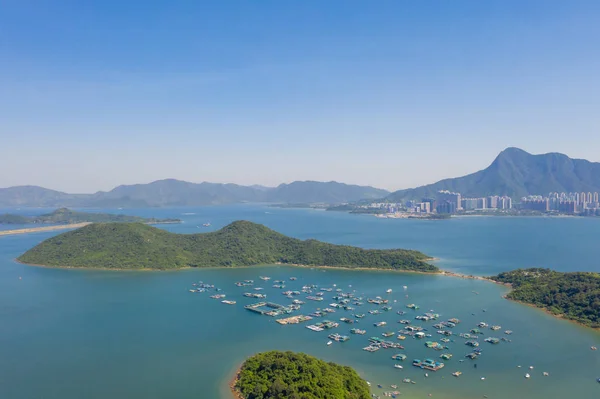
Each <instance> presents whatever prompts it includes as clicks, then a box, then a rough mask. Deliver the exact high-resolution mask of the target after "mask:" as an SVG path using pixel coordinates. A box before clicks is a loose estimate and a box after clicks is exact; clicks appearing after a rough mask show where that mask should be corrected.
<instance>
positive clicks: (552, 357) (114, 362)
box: [0, 205, 600, 399]
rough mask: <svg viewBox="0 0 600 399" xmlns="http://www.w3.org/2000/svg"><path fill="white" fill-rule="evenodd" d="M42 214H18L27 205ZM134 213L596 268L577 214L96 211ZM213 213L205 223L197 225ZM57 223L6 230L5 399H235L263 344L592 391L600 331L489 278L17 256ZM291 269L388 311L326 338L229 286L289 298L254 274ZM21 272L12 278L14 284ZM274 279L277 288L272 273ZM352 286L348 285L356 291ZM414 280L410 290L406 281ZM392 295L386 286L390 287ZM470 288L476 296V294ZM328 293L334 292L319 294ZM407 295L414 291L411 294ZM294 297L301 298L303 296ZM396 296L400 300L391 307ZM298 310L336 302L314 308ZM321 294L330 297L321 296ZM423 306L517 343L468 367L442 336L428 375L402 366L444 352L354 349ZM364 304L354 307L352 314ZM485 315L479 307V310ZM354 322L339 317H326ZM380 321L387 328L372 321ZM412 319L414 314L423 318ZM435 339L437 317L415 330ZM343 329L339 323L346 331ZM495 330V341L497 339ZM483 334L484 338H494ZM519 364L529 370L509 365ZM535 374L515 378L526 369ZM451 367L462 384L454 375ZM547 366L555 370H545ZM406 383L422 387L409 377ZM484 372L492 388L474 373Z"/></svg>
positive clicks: (523, 386) (592, 232)
mask: <svg viewBox="0 0 600 399" xmlns="http://www.w3.org/2000/svg"><path fill="white" fill-rule="evenodd" d="M46 211H47V210H27V211H26V212H28V213H27V214H36V212H39V213H45V212H46ZM99 211H107V212H114V213H117V212H121V213H127V214H136V215H139V216H148V217H150V216H153V217H179V218H181V219H183V220H184V223H182V224H178V225H162V226H160V227H161V228H165V229H167V230H170V231H173V232H178V233H197V232H206V231H212V230H215V229H218V228H220V227H222V226H224V225H226V224H227V223H230V222H231V221H234V220H239V219H245V220H251V221H254V222H257V223H263V224H265V225H267V226H268V227H271V228H273V229H275V230H277V231H280V232H282V233H284V234H288V235H291V236H295V237H298V238H302V239H305V238H316V239H319V240H323V241H328V242H333V243H343V244H349V245H357V246H361V247H365V248H392V247H403V248H415V249H419V250H422V251H423V252H425V253H427V254H429V255H431V256H434V257H436V258H438V260H437V261H436V262H437V264H438V265H439V266H440V267H442V268H444V269H448V270H452V271H457V272H460V273H466V274H476V275H491V274H495V273H497V272H499V271H504V270H510V269H514V268H517V267H531V266H540V267H551V268H553V269H557V270H562V271H574V270H587V271H600V263H599V262H598V259H600V247H599V246H597V245H596V242H597V237H598V236H599V233H600V220H597V219H584V218H503V217H477V218H475V217H473V218H453V219H451V220H440V221H422V220H386V219H377V218H374V217H371V216H359V215H349V214H345V213H336V212H324V211H314V210H299V209H278V208H269V207H266V206H258V205H236V206H215V207H202V208H194V209H190V208H166V209H163V208H161V209H156V208H154V209H134V210H130V209H128V210H114V209H112V210H110V209H108V210H99ZM207 222H210V223H211V226H210V227H203V226H202V224H203V223H207ZM58 233H59V232H47V233H35V234H28V235H21V236H7V237H1V238H0V349H1V353H0V397H2V398H17V399H21V398H61V399H70V398H81V397H86V398H106V397H114V398H171V397H177V398H227V399H229V398H230V394H229V392H228V388H227V381H228V379H229V378H230V377H231V375H232V373H233V371H234V370H235V368H236V366H237V365H238V364H239V363H240V362H242V361H243V359H244V358H245V357H247V356H250V355H251V354H253V353H255V352H258V351H263V350H270V349H282V350H295V351H303V352H307V353H310V354H313V355H315V356H318V357H321V358H324V359H326V360H331V361H336V362H339V363H342V364H347V365H350V366H352V367H354V368H355V369H357V370H358V371H359V372H360V373H361V375H363V376H364V377H365V378H366V379H368V380H369V381H371V382H372V384H373V387H374V392H375V393H380V392H381V391H382V390H379V389H377V388H376V384H382V385H384V386H388V388H387V389H388V390H390V388H389V385H390V384H393V383H395V384H397V385H399V388H398V389H399V390H401V391H402V392H403V393H404V395H403V397H409V398H421V397H423V398H425V397H429V396H428V394H430V393H431V394H432V396H431V397H435V398H450V399H454V398H481V397H483V395H487V396H488V397H489V398H516V397H519V398H534V399H536V398H546V399H547V398H560V397H566V396H568V395H575V396H580V397H595V396H597V395H598V394H599V392H600V391H599V389H600V384H598V383H597V382H595V379H596V378H599V377H600V356H599V354H598V353H597V352H594V351H591V350H590V349H589V348H590V346H591V345H596V346H600V334H599V333H598V332H596V331H593V330H591V329H586V328H583V327H580V326H578V325H575V324H573V323H570V322H567V321H564V320H558V319H556V318H553V317H551V316H549V315H547V314H545V313H543V312H541V311H539V310H536V309H533V308H531V307H528V306H523V305H520V304H517V303H513V302H509V301H506V300H504V299H502V295H503V294H504V293H505V292H506V288H504V287H502V286H498V285H495V284H491V283H487V282H483V281H474V280H466V279H459V278H450V277H442V276H427V275H419V274H405V273H393V272H363V271H347V270H333V269H327V270H322V269H308V268H291V267H280V266H270V267H253V268H245V269H203V270H182V271H172V272H111V271H93V270H66V269H48V268H39V267H30V266H25V265H21V264H18V263H16V262H14V258H15V257H17V256H18V255H19V254H21V253H22V252H24V251H26V250H27V249H28V248H30V247H32V246H33V245H35V244H36V243H38V242H40V241H41V240H43V239H45V238H47V237H51V236H53V235H56V234H58ZM260 275H268V276H270V277H271V278H272V280H277V279H285V280H288V278H289V277H290V276H296V277H297V278H298V280H296V281H293V282H292V281H289V283H288V284H287V286H288V287H287V288H288V289H298V288H299V287H301V286H302V285H304V284H319V286H322V287H324V286H333V284H336V285H337V287H340V288H343V289H344V290H356V293H357V294H358V295H364V296H365V297H367V296H375V295H381V296H385V297H386V298H387V297H388V296H389V299H390V301H391V304H392V307H393V310H392V311H390V312H385V313H384V314H382V315H378V316H373V315H369V316H367V317H366V318H365V319H363V320H362V321H361V324H359V325H357V326H360V327H361V328H364V329H366V330H367V335H366V336H363V337H359V336H352V337H351V339H350V340H349V341H348V342H345V343H334V344H333V345H331V346H326V345H325V343H326V342H327V340H328V339H327V337H326V333H324V332H323V333H315V332H312V331H310V330H308V329H306V328H304V326H303V325H293V326H280V325H278V324H277V323H275V321H274V319H273V318H270V317H267V316H259V315H255V314H251V313H250V312H248V311H246V310H244V309H243V305H244V304H247V303H251V302H252V300H250V299H248V298H245V297H243V296H242V294H243V292H245V291H248V290H247V289H244V288H240V287H235V286H234V282H236V281H239V280H245V279H253V280H255V281H257V283H258V282H260V283H261V285H262V286H263V287H264V288H265V290H264V291H265V292H266V293H267V295H268V299H269V300H273V301H275V302H279V303H288V302H289V299H287V298H285V297H283V296H282V295H281V293H280V291H281V290H279V289H275V288H272V287H271V285H272V283H268V284H267V283H264V282H262V281H261V280H259V279H258V276H260ZM19 277H21V279H19ZM199 280H202V281H205V282H210V283H212V284H215V285H216V286H218V287H220V288H222V289H223V292H224V293H226V294H227V298H228V299H234V300H236V301H237V302H238V303H237V305H234V306H227V305H223V304H221V303H220V302H219V301H217V300H214V299H210V298H209V297H208V295H206V293H203V294H191V293H189V292H188V291H187V290H188V289H189V288H191V284H192V282H195V281H199ZM272 280H271V281H272ZM349 285H352V287H349ZM404 285H406V286H408V289H407V290H406V292H405V291H404V289H403V288H402V287H403V286H404ZM388 288H391V289H392V290H393V292H392V294H390V295H387V294H385V290H386V289H388ZM473 291H475V292H477V293H478V294H475V293H474V292H473ZM328 295H329V296H330V295H331V294H328ZM406 295H408V298H406ZM301 299H302V298H301ZM394 301H397V302H394ZM307 302H309V303H307V304H306V305H304V306H303V309H302V313H303V314H306V313H310V312H311V311H312V310H314V309H316V308H317V307H325V306H326V305H327V304H328V303H330V301H324V302H323V303H315V302H310V301H307ZM325 302H326V303H325ZM409 302H414V303H417V304H418V305H420V307H421V309H420V311H419V312H424V311H427V310H429V309H433V310H435V311H436V312H437V313H440V314H442V317H443V319H447V318H450V317H458V318H459V319H461V321H462V322H461V324H460V325H459V326H457V327H456V328H455V330H456V331H455V332H456V333H458V332H466V331H468V330H469V329H470V328H473V327H475V325H476V324H477V323H478V322H480V321H486V322H488V323H489V324H490V325H491V324H500V325H502V327H503V330H504V329H511V330H513V331H514V334H513V335H512V336H510V338H511V339H512V342H510V343H505V342H502V343H501V344H499V345H488V344H486V343H483V342H482V345H481V348H482V349H483V351H484V353H483V355H482V357H481V358H480V359H478V360H477V361H476V363H477V368H474V367H473V362H471V361H466V362H464V363H460V362H459V359H461V358H463V356H464V354H465V353H467V352H468V348H467V347H466V346H465V345H464V344H463V340H462V339H460V338H458V337H455V338H454V339H455V340H456V342H453V343H450V344H449V346H450V347H451V352H452V353H453V354H454V358H453V359H452V360H449V361H446V362H445V363H446V367H445V368H444V369H442V370H440V371H438V372H437V373H434V372H429V377H425V376H424V372H423V371H422V370H419V369H416V368H413V367H412V366H410V360H411V359H413V358H420V359H423V358H426V357H431V358H436V357H437V356H439V352H435V351H433V350H431V349H427V348H425V347H424V345H423V342H422V341H418V340H414V339H412V338H407V340H405V341H404V342H403V345H405V347H406V349H405V350H404V351H400V352H404V353H406V354H407V356H408V359H407V361H405V364H404V369H403V370H397V369H394V368H393V364H394V363H396V362H395V361H394V360H392V359H391V358H390V357H391V355H392V354H394V353H395V352H393V350H380V351H379V352H376V353H373V354H371V353H367V352H364V351H362V350H361V348H362V347H364V346H366V344H367V337H369V336H372V335H379V334H381V332H383V331H387V330H391V331H397V330H399V329H400V328H401V325H400V324H398V323H397V321H398V320H399V319H401V318H404V317H406V318H411V319H412V318H414V315H415V314H419V312H417V313H414V312H413V311H409V313H408V315H407V316H399V315H397V314H396V313H395V312H396V311H397V310H407V311H408V309H406V308H405V305H406V304H407V303H409ZM371 308H373V307H371V306H363V308H359V309H360V311H361V312H363V313H366V310H368V309H371ZM483 309H485V310H486V311H485V312H483ZM343 316H348V314H346V312H344V311H338V312H336V313H334V314H333V315H332V317H331V319H339V317H343ZM375 321H387V322H388V326H387V327H389V328H385V329H379V328H375V327H373V325H372V323H373V322H375ZM419 324H420V323H419ZM423 324H424V325H426V326H427V328H428V329H429V330H430V331H429V332H432V333H433V335H434V337H433V338H434V339H436V340H437V339H438V338H439V336H437V334H435V331H434V330H435V329H434V328H432V327H431V324H433V323H431V322H428V323H423ZM350 328H351V326H346V325H341V326H340V327H339V328H338V329H336V330H337V331H339V332H341V333H348V330H349V329H350ZM488 335H495V336H501V335H503V334H500V335H499V334H492V332H491V331H490V332H489V334H488ZM488 335H486V336H488ZM518 365H521V366H522V368H517V366H518ZM530 365H533V366H534V367H535V368H534V369H533V370H532V371H529V372H530V373H531V375H532V378H531V379H529V380H527V379H525V378H524V374H525V372H528V370H527V368H528V367H529V366H530ZM457 370H460V371H462V372H463V375H462V376H461V377H460V378H455V377H452V376H451V373H452V372H453V371H457ZM542 371H547V372H548V373H549V374H550V375H549V376H548V377H544V376H542ZM405 377H408V378H411V379H413V380H415V381H416V382H417V384H415V385H413V384H403V383H402V382H401V380H402V379H403V378H405ZM481 377H485V378H486V379H485V381H482V380H481Z"/></svg>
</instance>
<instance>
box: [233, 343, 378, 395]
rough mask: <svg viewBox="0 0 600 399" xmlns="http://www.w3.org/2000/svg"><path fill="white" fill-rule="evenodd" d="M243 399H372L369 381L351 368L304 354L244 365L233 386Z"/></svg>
mask: <svg viewBox="0 0 600 399" xmlns="http://www.w3.org/2000/svg"><path fill="white" fill-rule="evenodd" d="M232 388H233V392H234V394H235V396H236V397H239V398H243V399H259V398H260V399H281V398H290V399H291V398H306V399H318V398H336V399H368V398H370V397H371V395H370V393H369V386H368V385H367V383H366V381H365V380H363V379H362V378H360V376H359V375H358V374H357V373H356V371H354V370H353V369H352V368H350V367H346V366H340V365H338V364H335V363H327V362H324V361H323V360H320V359H317V358H315V357H313V356H309V355H307V354H304V353H293V352H280V351H271V352H264V353H259V354H256V355H254V356H252V357H250V358H249V359H248V360H246V361H245V362H244V364H243V365H242V367H241V369H240V371H239V373H238V375H237V377H236V381H235V382H234V385H233V387H232Z"/></svg>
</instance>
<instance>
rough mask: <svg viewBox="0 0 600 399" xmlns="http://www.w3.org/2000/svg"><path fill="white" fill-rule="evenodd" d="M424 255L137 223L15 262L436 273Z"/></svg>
mask: <svg viewBox="0 0 600 399" xmlns="http://www.w3.org/2000/svg"><path fill="white" fill-rule="evenodd" d="M430 259H431V258H429V257H428V256H427V255H425V254H423V253H421V252H419V251H414V250H405V249H362V248H357V247H351V246H345V245H334V244H329V243H325V242H320V241H317V240H312V239H311V240H300V239H297V238H292V237H287V236H285V235H283V234H281V233H278V232H276V231H274V230H271V229H269V228H267V227H266V226H263V225H261V224H256V223H252V222H248V221H236V222H233V223H231V224H229V225H227V226H225V227H223V228H222V229H220V230H218V231H215V232H209V233H200V234H175V233H170V232H168V231H166V230H163V229H158V228H156V227H153V226H149V225H147V224H142V223H94V224H90V225H87V226H85V227H82V228H80V229H77V230H73V231H69V232H66V233H63V234H60V235H57V236H55V237H52V238H49V239H47V240H45V241H43V242H41V243H40V244H38V245H37V246H35V247H34V248H32V249H30V250H29V251H27V252H25V253H24V254H23V255H21V256H20V257H19V258H18V261H19V262H22V263H26V264H32V265H40V266H54V267H83V268H107V269H179V268H187V267H239V266H253V265H269V264H276V263H279V264H286V265H298V266H329V267H340V268H365V269H387V270H403V271H415V272H427V273H437V272H439V269H438V268H437V267H436V266H434V265H432V264H429V263H427V261H428V260H430Z"/></svg>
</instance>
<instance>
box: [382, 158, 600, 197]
mask: <svg viewBox="0 0 600 399" xmlns="http://www.w3.org/2000/svg"><path fill="white" fill-rule="evenodd" d="M439 190H450V191H455V192H459V193H461V194H462V195H463V197H485V196H488V195H508V196H510V197H513V198H520V197H523V196H526V195H536V194H548V193H550V192H582V191H585V192H595V191H600V163H597V162H589V161H586V160H583V159H571V158H569V157H568V156H566V155H564V154H559V153H549V154H542V155H532V154H529V153H528V152H525V151H523V150H521V149H518V148H513V147H511V148H507V149H506V150H504V151H502V152H501V153H500V154H499V155H498V156H497V157H496V159H495V160H494V161H493V162H492V164H491V165H490V166H488V167H487V168H485V169H483V170H480V171H479V172H475V173H472V174H470V175H467V176H463V177H457V178H452V179H444V180H441V181H439V182H437V183H434V184H429V185H426V186H421V187H417V188H411V189H406V190H399V191H396V192H393V193H392V194H390V195H389V196H388V197H387V198H386V199H387V200H390V201H393V202H396V201H401V200H404V199H420V198H425V197H435V195H436V193H437V192H438V191H439Z"/></svg>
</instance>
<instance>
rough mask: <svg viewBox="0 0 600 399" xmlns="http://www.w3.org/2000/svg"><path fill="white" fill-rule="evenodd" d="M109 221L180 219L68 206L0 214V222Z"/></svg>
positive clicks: (168, 220) (163, 221) (171, 220)
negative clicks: (42, 212)
mask: <svg viewBox="0 0 600 399" xmlns="http://www.w3.org/2000/svg"><path fill="white" fill-rule="evenodd" d="M83 222H89V223H108V222H129V223H134V222H139V223H150V224H152V223H177V222H180V220H179V219H155V218H142V217H138V216H129V215H121V214H112V213H89V212H77V211H73V210H70V209H67V208H60V209H57V210H55V211H54V212H52V213H47V214H45V215H40V216H34V217H26V216H21V215H13V214H10V213H5V214H3V215H0V224H26V223H53V224H63V223H64V224H71V223H83Z"/></svg>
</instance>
